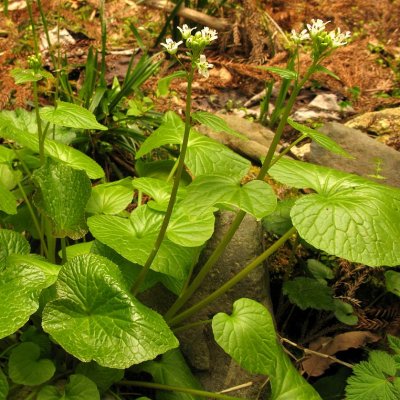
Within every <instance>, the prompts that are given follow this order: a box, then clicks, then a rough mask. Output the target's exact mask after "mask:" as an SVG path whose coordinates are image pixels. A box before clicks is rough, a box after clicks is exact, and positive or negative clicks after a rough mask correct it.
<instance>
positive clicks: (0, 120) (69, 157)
mask: <svg viewBox="0 0 400 400" xmlns="http://www.w3.org/2000/svg"><path fill="white" fill-rule="evenodd" d="M12 122H13V121H10V119H9V118H8V117H7V116H4V115H3V114H0V137H2V138H5V139H10V140H15V141H16V142H18V143H19V144H20V145H22V146H24V147H27V148H28V149H30V150H32V151H35V152H36V153H38V152H39V139H38V138H37V136H36V135H31V134H27V132H26V130H23V129H19V128H18V127H16V126H15V124H13V123H12ZM44 151H45V154H46V155H47V156H49V157H51V158H53V159H55V160H59V161H63V162H64V163H65V164H68V165H70V166H71V167H72V168H75V169H79V170H84V171H86V173H87V175H88V176H89V178H91V179H99V178H102V177H103V176H104V171H103V169H102V168H101V167H100V165H99V164H97V163H96V162H95V161H94V160H93V159H91V158H90V157H88V156H87V155H86V154H83V153H81V152H80V151H79V150H76V149H74V148H72V147H70V146H67V145H65V144H63V143H59V142H56V141H55V140H50V139H45V140H44Z"/></svg>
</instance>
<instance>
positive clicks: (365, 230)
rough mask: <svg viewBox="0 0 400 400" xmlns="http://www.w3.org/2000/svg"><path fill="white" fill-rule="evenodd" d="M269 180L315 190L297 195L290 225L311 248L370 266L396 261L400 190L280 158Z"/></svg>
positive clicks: (399, 236)
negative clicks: (304, 194) (308, 193)
mask: <svg viewBox="0 0 400 400" xmlns="http://www.w3.org/2000/svg"><path fill="white" fill-rule="evenodd" d="M270 174H271V175H272V177H273V178H274V179H276V180H277V181H279V182H282V183H285V184H286V185H290V186H294V187H296V188H311V189H313V190H315V191H316V193H313V194H310V195H306V196H303V197H301V198H299V199H297V201H296V203H295V205H294V206H293V208H292V211H291V214H290V215H291V217H292V221H293V225H294V226H295V227H296V229H297V231H298V232H299V234H300V236H301V237H302V238H303V239H304V240H306V241H307V242H308V243H310V244H311V245H312V246H314V247H316V248H318V249H321V250H323V251H326V252H327V253H329V254H333V255H336V256H338V257H342V258H345V259H347V260H349V261H353V262H357V263H362V264H366V265H370V266H380V265H388V266H395V265H398V264H400V190H399V189H396V188H392V187H389V186H384V185H380V184H378V183H375V182H372V181H369V180H367V179H364V178H361V177H359V176H357V175H351V174H347V173H344V172H340V171H336V170H334V169H330V168H326V167H321V166H318V165H314V164H308V163H304V162H301V161H293V160H288V159H281V160H280V161H279V162H278V163H276V164H275V165H274V166H273V167H272V168H271V169H270Z"/></svg>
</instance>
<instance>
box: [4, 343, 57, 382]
mask: <svg viewBox="0 0 400 400" xmlns="http://www.w3.org/2000/svg"><path fill="white" fill-rule="evenodd" d="M55 371H56V367H55V366H54V364H53V362H52V361H51V360H47V359H41V358H40V347H39V346H38V345H37V344H35V343H32V342H25V343H21V344H20V345H18V346H17V347H15V348H14V349H13V350H12V351H11V354H10V359H9V361H8V373H9V376H10V378H11V380H12V381H13V382H14V383H18V384H20V385H27V386H36V385H41V384H42V383H44V382H47V381H48V380H50V379H51V378H52V376H53V375H54V372H55Z"/></svg>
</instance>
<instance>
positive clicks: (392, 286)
mask: <svg viewBox="0 0 400 400" xmlns="http://www.w3.org/2000/svg"><path fill="white" fill-rule="evenodd" d="M385 282H386V289H387V291H388V292H392V293H394V294H397V296H399V297H400V272H396V271H386V272H385Z"/></svg>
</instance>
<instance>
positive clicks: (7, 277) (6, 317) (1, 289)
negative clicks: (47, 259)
mask: <svg viewBox="0 0 400 400" xmlns="http://www.w3.org/2000/svg"><path fill="white" fill-rule="evenodd" d="M48 282H49V280H48V279H47V278H46V275H45V274H44V273H43V272H42V271H41V270H40V269H38V268H36V267H34V266H31V265H26V264H24V263H20V264H16V265H14V264H13V263H11V264H10V265H8V266H7V267H6V269H4V270H3V271H1V272H0V338H3V337H6V336H8V335H11V334H12V333H14V332H15V331H16V330H18V329H19V328H21V327H22V326H23V325H24V324H25V323H26V322H27V321H28V319H29V317H30V316H31V315H32V314H33V313H34V312H36V311H37V309H38V308H39V296H40V293H41V291H42V289H44V288H46V287H48V286H49V285H48Z"/></svg>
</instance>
